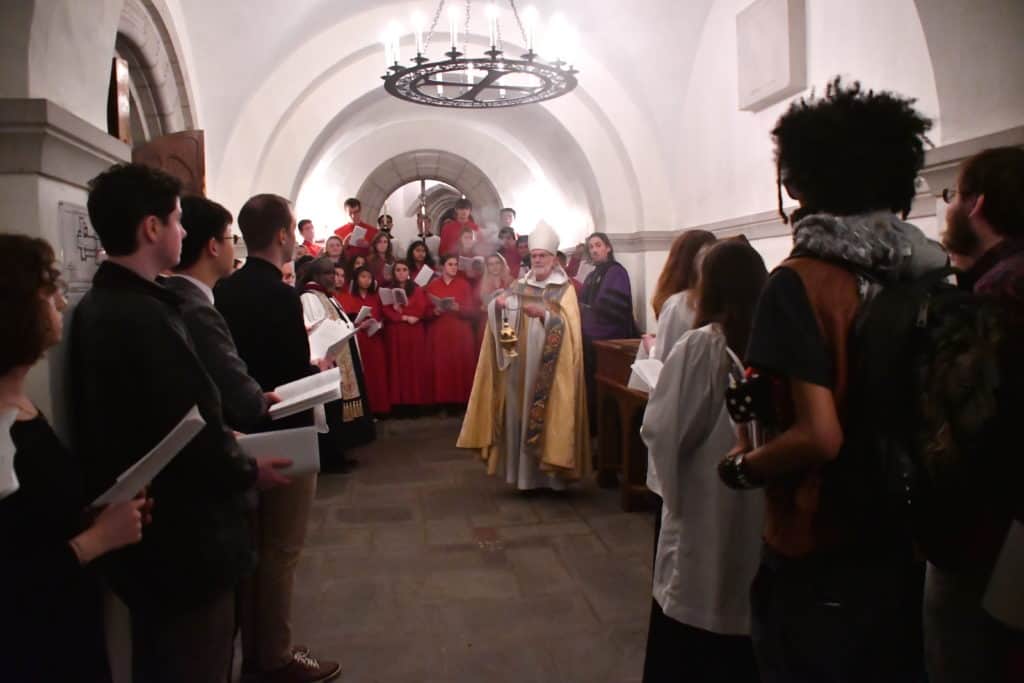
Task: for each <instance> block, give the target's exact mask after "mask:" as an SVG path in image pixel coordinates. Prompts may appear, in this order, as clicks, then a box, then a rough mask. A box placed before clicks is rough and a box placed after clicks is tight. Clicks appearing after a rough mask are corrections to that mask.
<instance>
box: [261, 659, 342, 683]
mask: <svg viewBox="0 0 1024 683" xmlns="http://www.w3.org/2000/svg"><path fill="white" fill-rule="evenodd" d="M340 675H341V664H338V663H337V662H328V661H323V662H321V661H319V660H317V659H316V658H315V657H313V656H312V655H310V654H309V652H298V651H296V652H293V654H292V661H290V662H288V664H286V665H285V666H283V667H281V668H280V669H278V670H277V671H271V672H270V673H268V674H266V675H265V676H264V677H263V683H324V682H326V681H333V680H334V679H335V678H337V677H338V676H340Z"/></svg>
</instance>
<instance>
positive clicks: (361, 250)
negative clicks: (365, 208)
mask: <svg viewBox="0 0 1024 683" xmlns="http://www.w3.org/2000/svg"><path fill="white" fill-rule="evenodd" d="M359 227H361V228H363V229H364V230H366V235H364V236H363V240H365V242H366V246H355V245H354V244H349V243H348V238H349V237H350V236H351V235H352V231H353V230H355V229H356V225H355V223H346V224H345V225H343V226H341V227H340V228H338V229H337V230H335V231H334V234H335V235H337V236H338V237H340V238H341V241H342V242H343V243H344V244H345V258H347V259H350V260H351V259H353V258H355V257H356V256H369V255H370V245H371V244H373V238H374V237H376V236H377V232H378V230H377V228H375V227H373V226H372V225H370V224H369V223H363V222H362V221H359Z"/></svg>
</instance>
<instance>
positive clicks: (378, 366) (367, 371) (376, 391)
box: [337, 292, 391, 415]
mask: <svg viewBox="0 0 1024 683" xmlns="http://www.w3.org/2000/svg"><path fill="white" fill-rule="evenodd" d="M337 299H338V301H340V302H341V308H342V310H343V311H345V313H347V314H348V317H349V318H351V319H352V322H355V319H356V316H357V315H359V309H361V308H362V307H363V306H369V307H370V309H371V310H372V311H373V312H372V313H371V315H372V317H373V319H374V320H376V321H377V322H379V323H382V324H383V323H384V314H383V312H382V311H381V305H380V297H378V296H377V295H376V294H367V295H366V296H360V295H359V294H351V293H349V292H344V293H342V294H339V295H337ZM384 335H385V330H384V329H383V328H381V329H380V330H378V331H377V334H375V335H373V336H372V337H371V336H370V335H369V334H368V333H366V332H365V331H363V330H360V331H359V332H357V333H356V341H357V342H358V344H359V356H360V357H361V358H362V360H363V374H364V375H365V377H366V400H367V402H369V404H370V412H371V413H373V414H374V415H387V414H388V413H390V412H391V401H390V400H389V399H388V352H387V346H386V343H385V341H384Z"/></svg>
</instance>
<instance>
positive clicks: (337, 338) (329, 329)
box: [309, 318, 356, 361]
mask: <svg viewBox="0 0 1024 683" xmlns="http://www.w3.org/2000/svg"><path fill="white" fill-rule="evenodd" d="M355 333H356V328H354V327H352V326H351V325H349V324H348V323H346V322H343V321H341V320H329V319H326V318H325V319H324V320H322V321H321V322H319V323H318V324H317V326H316V327H314V328H313V330H312V331H311V332H310V333H309V359H310V360H311V361H314V360H317V359H319V358H334V357H335V356H337V355H338V354H339V353H341V350H342V348H344V346H345V343H346V342H348V340H349V338H350V337H351V336H352V335H354V334H355Z"/></svg>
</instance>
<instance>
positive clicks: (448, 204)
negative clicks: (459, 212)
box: [405, 185, 460, 227]
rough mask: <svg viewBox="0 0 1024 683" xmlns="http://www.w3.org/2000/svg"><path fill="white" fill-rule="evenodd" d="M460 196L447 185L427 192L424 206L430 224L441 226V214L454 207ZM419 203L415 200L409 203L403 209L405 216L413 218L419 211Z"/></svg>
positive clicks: (435, 186) (438, 186)
mask: <svg viewBox="0 0 1024 683" xmlns="http://www.w3.org/2000/svg"><path fill="white" fill-rule="evenodd" d="M459 197H460V194H459V193H458V192H457V191H456V190H453V189H452V188H451V187H450V186H448V185H434V186H433V187H432V188H430V189H429V190H427V192H426V196H425V201H424V205H425V207H426V212H427V217H428V218H430V224H431V225H433V226H435V227H437V226H439V225H440V224H441V221H440V218H441V214H443V213H444V212H445V211H447V210H448V209H450V208H453V207H454V206H455V202H457V201H458V200H459ZM419 208H420V202H419V199H416V200H414V201H412V202H410V203H409V206H407V207H406V209H405V215H406V216H415V215H416V213H417V212H418V211H419Z"/></svg>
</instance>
